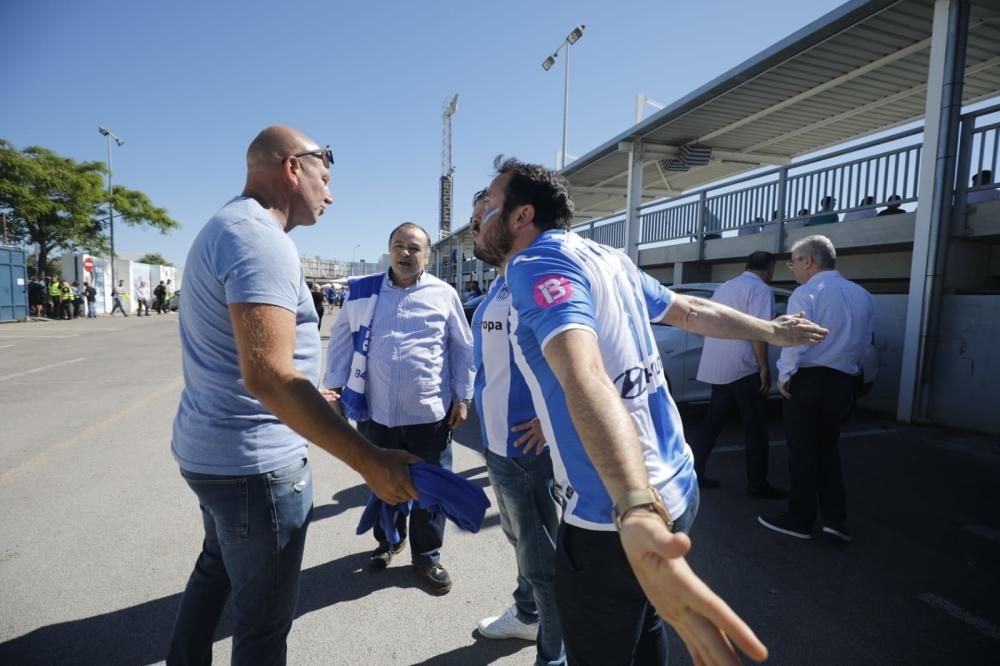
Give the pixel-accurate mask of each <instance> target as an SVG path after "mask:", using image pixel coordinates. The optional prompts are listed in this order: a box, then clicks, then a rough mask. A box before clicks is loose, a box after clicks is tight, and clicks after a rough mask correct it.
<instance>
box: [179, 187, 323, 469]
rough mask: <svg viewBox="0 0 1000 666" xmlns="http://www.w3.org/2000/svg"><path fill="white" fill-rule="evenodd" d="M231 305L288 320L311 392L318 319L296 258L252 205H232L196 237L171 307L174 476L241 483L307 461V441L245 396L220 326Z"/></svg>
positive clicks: (242, 200)
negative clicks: (175, 363)
mask: <svg viewBox="0 0 1000 666" xmlns="http://www.w3.org/2000/svg"><path fill="white" fill-rule="evenodd" d="M232 303H261V304H266V305H276V306H279V307H282V308H285V309H286V310H289V311H290V312H294V313H295V321H296V336H295V338H296V339H295V354H294V357H293V358H294V363H295V367H296V368H297V369H298V370H299V371H300V372H301V373H302V374H303V375H305V376H306V377H307V378H308V379H309V381H311V382H313V383H314V384H318V383H319V358H320V343H319V330H318V327H317V325H316V323H317V314H316V308H315V306H314V305H313V299H312V295H311V294H310V292H309V289H308V288H307V287H306V281H305V276H304V275H303V273H302V264H301V262H300V260H299V255H298V251H297V250H296V248H295V245H294V244H293V243H292V241H291V239H290V238H288V236H287V234H286V233H285V231H284V230H283V229H282V228H281V226H280V225H279V224H278V221H277V220H275V219H274V217H272V216H271V215H270V214H269V213H267V212H266V211H265V210H264V209H263V207H261V205H260V204H259V203H257V201H256V200H254V199H251V198H248V197H237V198H235V199H233V200H232V201H230V202H229V203H228V204H226V205H225V206H224V207H223V208H222V210H220V211H219V212H218V213H216V214H215V216H214V217H213V218H212V219H211V220H209V221H208V224H206V225H205V227H204V228H203V229H202V230H201V232H200V233H199V234H198V237H197V238H195V241H194V244H193V245H192V246H191V251H190V252H189V253H188V258H187V265H186V266H185V267H184V298H183V299H181V306H180V334H181V359H182V366H183V370H184V390H183V392H182V393H181V401H180V405H179V406H178V408H177V416H176V418H175V419H174V434H173V441H172V442H171V450H172V452H173V454H174V458H175V459H176V460H177V462H178V463H179V464H180V466H181V468H182V469H185V470H188V471H191V472H197V473H201V474H219V475H229V476H243V475H250V474H262V473H264V472H270V471H273V470H276V469H279V468H281V467H284V466H286V465H290V464H292V463H293V462H295V461H296V460H299V459H301V458H304V457H306V440H305V439H303V438H302V437H300V436H299V435H297V434H296V433H295V432H293V431H292V430H291V429H290V428H289V427H288V426H286V425H285V424H283V423H282V422H281V421H279V420H278V419H277V417H275V416H274V415H273V414H271V413H270V412H268V411H267V409H265V408H264V406H263V405H261V404H260V402H259V401H258V400H257V399H256V398H254V397H253V396H252V395H250V393H249V392H247V389H246V386H245V385H244V384H243V377H242V373H241V372H240V361H239V354H238V353H237V351H236V340H235V338H234V337H233V326H232V323H231V321H230V319H229V307H228V306H229V305H230V304H232Z"/></svg>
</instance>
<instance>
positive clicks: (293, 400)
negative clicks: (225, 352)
mask: <svg viewBox="0 0 1000 666" xmlns="http://www.w3.org/2000/svg"><path fill="white" fill-rule="evenodd" d="M229 318H230V320H231V321H232V323H233V333H234V335H235V337H236V348H237V350H238V351H239V355H240V371H241V372H242V374H243V383H244V384H245V385H246V387H247V391H249V392H250V394H251V395H253V396H254V397H255V398H257V399H258V400H260V402H261V404H262V405H264V407H266V408H267V410H268V411H269V412H271V413H272V414H274V415H275V416H276V417H278V418H279V419H281V421H282V422H283V423H284V424H285V425H287V426H288V427H289V428H291V429H292V430H294V431H295V432H297V433H298V434H300V435H302V436H303V437H304V438H306V439H307V440H309V441H310V442H312V443H314V444H316V445H317V446H319V447H320V448H321V449H323V450H325V451H327V452H328V453H331V454H333V455H334V456H336V457H337V458H340V459H341V460H343V461H344V462H345V463H347V464H348V465H349V466H350V467H352V468H353V469H354V470H355V471H357V472H358V473H359V474H361V476H362V477H364V480H365V483H367V484H368V487H370V488H371V489H372V492H374V493H375V494H376V495H378V497H379V499H381V500H383V501H385V502H388V503H390V504H398V503H400V502H405V501H407V500H411V499H416V498H417V491H416V489H415V488H414V487H413V482H412V481H411V480H410V472H409V465H410V464H411V463H415V462H420V459H419V458H417V457H416V456H413V455H411V454H408V453H406V452H405V451H390V450H386V449H380V448H378V447H377V446H375V445H374V444H372V443H371V442H369V441H368V440H367V439H365V438H364V437H362V436H361V435H360V434H359V433H358V432H357V431H356V430H355V429H354V428H352V427H351V425H350V424H349V423H348V422H347V421H345V420H344V419H343V418H342V417H341V416H340V415H339V414H337V413H336V412H335V411H334V410H333V409H332V408H331V407H330V405H328V404H327V401H326V400H325V399H324V398H323V396H322V395H320V392H319V391H318V390H317V389H316V387H315V386H313V384H312V382H310V381H309V380H308V379H306V377H305V376H303V375H302V373H301V372H299V371H298V369H297V368H296V367H295V364H294V363H293V362H292V358H293V355H294V353H295V314H294V313H293V312H290V311H289V310H286V309H285V308H282V307H278V306H275V305H261V304H256V303H237V304H233V305H230V306H229ZM400 454H402V455H400Z"/></svg>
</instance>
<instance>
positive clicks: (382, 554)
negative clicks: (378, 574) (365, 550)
mask: <svg viewBox="0 0 1000 666" xmlns="http://www.w3.org/2000/svg"><path fill="white" fill-rule="evenodd" d="M404 548H406V542H405V541H402V542H400V543H399V544H397V545H396V547H395V548H390V547H388V546H379V547H378V548H376V549H375V550H373V551H372V552H371V553H369V554H368V571H383V570H384V569H385V568H386V567H387V566H389V562H392V557H393V555H399V554H400V553H401V552H403V549H404Z"/></svg>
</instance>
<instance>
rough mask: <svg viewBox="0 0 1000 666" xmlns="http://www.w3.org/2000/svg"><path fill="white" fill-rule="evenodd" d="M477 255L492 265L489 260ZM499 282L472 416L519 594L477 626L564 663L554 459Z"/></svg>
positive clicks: (487, 303) (486, 302)
mask: <svg viewBox="0 0 1000 666" xmlns="http://www.w3.org/2000/svg"><path fill="white" fill-rule="evenodd" d="M485 196H486V191H485V190H483V191H482V192H479V193H477V194H476V196H475V198H474V207H473V212H472V219H471V220H470V228H471V229H472V233H473V237H475V233H476V230H477V229H478V228H479V223H480V221H481V219H482V216H483V213H484V212H485V205H486V202H485ZM475 254H476V257H477V258H478V259H481V260H483V261H487V262H488V263H492V262H490V261H489V260H490V257H489V256H488V255H483V256H481V254H480V253H479V251H478V249H477V251H476V252H475ZM497 271H498V272H499V277H497V279H496V280H494V282H493V284H492V285H490V288H489V291H487V293H486V297H485V298H484V299H483V301H482V302H481V303H480V304H479V307H478V308H476V313H475V314H474V315H473V317H472V349H473V359H474V362H475V366H476V381H475V394H474V396H475V399H474V401H473V402H474V403H475V406H476V412H477V414H478V415H479V423H480V427H481V429H482V439H483V445H484V446H485V448H486V470H487V472H488V473H489V476H490V485H492V486H493V491H494V493H495V494H496V499H497V508H498V510H499V512H500V526H501V528H502V529H503V532H504V534H505V535H506V536H507V540H508V541H510V543H511V545H512V546H514V552H515V556H516V560H517V589H515V590H514V595H513V596H514V605H513V606H511V607H510V608H509V609H507V611H506V612H504V613H503V614H502V615H500V616H497V617H488V618H486V619H485V620H483V621H482V622H480V623H479V633H480V634H481V635H482V636H484V637H485V638H496V639H501V638H521V639H524V640H534V641H536V642H537V659H536V662H535V663H536V664H538V665H539V666H555V665H558V664H564V663H565V661H566V656H565V652H564V650H563V645H562V630H561V628H560V625H559V613H558V611H557V609H556V600H555V563H556V533H557V531H558V529H559V513H560V510H559V504H560V500H559V496H558V491H557V489H556V485H555V480H554V478H553V474H552V457H551V456H550V454H549V449H548V447H547V446H546V444H545V435H544V434H543V433H542V429H541V424H540V423H539V421H538V419H537V418H536V416H535V408H534V406H533V405H532V404H531V393H530V392H529V391H528V385H527V384H525V382H524V377H523V375H522V374H521V371H520V370H518V368H517V366H516V365H515V364H514V358H513V353H512V350H511V346H510V340H509V339H508V337H507V331H508V323H507V321H508V317H509V315H510V291H509V290H508V289H507V283H506V280H505V279H504V274H503V273H504V269H503V265H502V264H500V265H498V266H497Z"/></svg>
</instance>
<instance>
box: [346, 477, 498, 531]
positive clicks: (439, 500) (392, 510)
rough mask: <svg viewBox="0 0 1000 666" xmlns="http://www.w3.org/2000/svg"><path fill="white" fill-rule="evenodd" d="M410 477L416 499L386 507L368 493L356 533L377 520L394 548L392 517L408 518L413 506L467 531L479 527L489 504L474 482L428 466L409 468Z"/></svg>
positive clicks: (369, 526) (393, 521)
mask: <svg viewBox="0 0 1000 666" xmlns="http://www.w3.org/2000/svg"><path fill="white" fill-rule="evenodd" d="M410 478H411V479H413V485H414V486H415V487H416V489H417V492H418V493H419V494H420V499H419V500H417V501H416V502H404V503H403V504H386V503H385V502H383V501H382V500H380V499H379V498H378V497H376V496H375V493H372V494H371V496H370V497H369V498H368V504H367V505H366V506H365V510H364V512H362V514H361V520H360V521H358V529H357V533H358V534H364V533H365V532H367V531H369V530H371V529H372V528H374V527H375V521H376V520H377V521H378V522H379V524H380V525H382V531H383V532H385V535H386V539H388V541H389V543H390V545H393V546H395V545H396V544H398V543H399V541H400V539H399V533H398V532H397V531H396V517H397V516H398V515H399V514H403V515H409V513H410V510H411V508H412V507H413V506H415V507H416V508H419V509H426V510H427V511H430V512H432V513H437V512H439V511H440V512H443V513H444V515H445V518H448V519H449V520H450V521H451V522H453V523H455V524H456V525H458V526H459V527H460V528H462V529H463V530H466V531H467V532H473V533H475V532H478V531H479V528H480V527H482V525H483V518H485V517H486V508H487V507H489V505H490V501H489V500H488V499H487V498H486V493H485V492H483V489H482V488H480V487H479V486H477V485H476V484H475V483H473V482H471V481H468V480H466V479H463V478H462V477H460V476H459V475H458V474H455V473H454V472H452V471H451V470H448V469H445V468H444V467H439V466H437V465H431V464H429V463H417V464H415V465H410Z"/></svg>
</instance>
